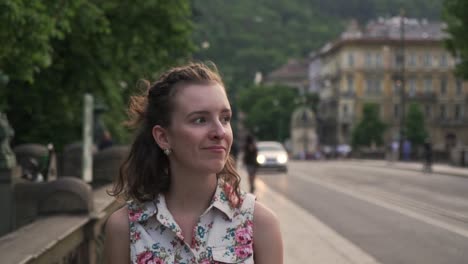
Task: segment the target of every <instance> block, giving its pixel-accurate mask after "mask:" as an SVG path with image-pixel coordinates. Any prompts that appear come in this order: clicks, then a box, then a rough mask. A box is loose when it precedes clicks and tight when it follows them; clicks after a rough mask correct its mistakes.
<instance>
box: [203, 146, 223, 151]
mask: <svg viewBox="0 0 468 264" xmlns="http://www.w3.org/2000/svg"><path fill="white" fill-rule="evenodd" d="M205 149H208V150H226V148H225V147H223V146H214V147H207V148H205Z"/></svg>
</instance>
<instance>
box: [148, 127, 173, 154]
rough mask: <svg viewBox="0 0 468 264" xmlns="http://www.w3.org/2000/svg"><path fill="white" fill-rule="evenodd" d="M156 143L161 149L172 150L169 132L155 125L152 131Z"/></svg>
mask: <svg viewBox="0 0 468 264" xmlns="http://www.w3.org/2000/svg"><path fill="white" fill-rule="evenodd" d="M151 133H152V135H153V139H154V141H156V143H157V144H158V145H159V147H160V148H161V149H170V148H171V145H170V144H169V140H168V137H167V130H166V129H165V128H163V127H162V126H160V125H155V126H154V127H153V129H152V130H151Z"/></svg>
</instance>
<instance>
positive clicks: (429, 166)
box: [423, 139, 433, 173]
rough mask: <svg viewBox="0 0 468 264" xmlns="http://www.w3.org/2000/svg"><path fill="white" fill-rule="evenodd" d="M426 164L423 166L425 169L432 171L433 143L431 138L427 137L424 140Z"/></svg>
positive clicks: (428, 171) (425, 170)
mask: <svg viewBox="0 0 468 264" xmlns="http://www.w3.org/2000/svg"><path fill="white" fill-rule="evenodd" d="M423 147H424V166H423V171H424V172H427V173H431V172H432V161H433V157H432V144H431V142H430V140H429V139H426V140H425V141H424V145H423Z"/></svg>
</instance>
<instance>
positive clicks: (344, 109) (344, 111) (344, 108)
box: [343, 104, 349, 116]
mask: <svg viewBox="0 0 468 264" xmlns="http://www.w3.org/2000/svg"><path fill="white" fill-rule="evenodd" d="M348 114H349V113H348V105H347V104H344V105H343V116H348Z"/></svg>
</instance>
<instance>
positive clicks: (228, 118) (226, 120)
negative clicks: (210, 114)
mask: <svg viewBox="0 0 468 264" xmlns="http://www.w3.org/2000/svg"><path fill="white" fill-rule="evenodd" d="M222 120H223V123H225V124H227V123H229V122H231V117H230V116H225V117H223V119H222Z"/></svg>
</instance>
